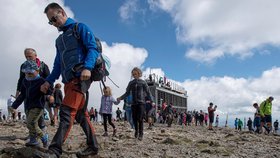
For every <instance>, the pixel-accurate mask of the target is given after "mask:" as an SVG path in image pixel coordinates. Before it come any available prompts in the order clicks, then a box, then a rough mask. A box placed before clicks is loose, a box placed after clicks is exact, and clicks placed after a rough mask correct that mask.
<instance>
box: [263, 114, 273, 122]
mask: <svg viewBox="0 0 280 158" xmlns="http://www.w3.org/2000/svg"><path fill="white" fill-rule="evenodd" d="M271 120H272V117H271V115H265V116H264V121H265V122H266V123H267V122H270V123H271Z"/></svg>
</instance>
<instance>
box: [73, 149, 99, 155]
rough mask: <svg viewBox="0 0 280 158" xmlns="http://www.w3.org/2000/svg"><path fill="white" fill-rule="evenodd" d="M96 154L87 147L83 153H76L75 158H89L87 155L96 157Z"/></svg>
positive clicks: (95, 151)
mask: <svg viewBox="0 0 280 158" xmlns="http://www.w3.org/2000/svg"><path fill="white" fill-rule="evenodd" d="M97 154H98V150H94V149H92V148H90V147H87V148H86V149H85V150H83V151H78V152H77V153H76V156H77V157H84V156H89V155H97Z"/></svg>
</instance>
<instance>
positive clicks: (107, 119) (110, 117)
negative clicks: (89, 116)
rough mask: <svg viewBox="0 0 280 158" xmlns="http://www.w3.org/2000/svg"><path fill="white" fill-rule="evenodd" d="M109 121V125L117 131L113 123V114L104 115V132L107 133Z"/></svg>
mask: <svg viewBox="0 0 280 158" xmlns="http://www.w3.org/2000/svg"><path fill="white" fill-rule="evenodd" d="M107 121H108V122H109V124H110V125H111V126H112V127H113V128H114V129H115V128H116V127H115V125H114V124H113V122H112V114H103V125H104V130H105V132H107V131H108V130H107Z"/></svg>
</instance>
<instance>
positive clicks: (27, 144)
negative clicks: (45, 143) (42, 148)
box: [25, 137, 39, 146]
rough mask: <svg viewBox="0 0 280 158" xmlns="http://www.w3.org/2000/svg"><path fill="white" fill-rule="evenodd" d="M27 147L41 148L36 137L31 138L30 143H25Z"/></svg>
mask: <svg viewBox="0 0 280 158" xmlns="http://www.w3.org/2000/svg"><path fill="white" fill-rule="evenodd" d="M25 145H26V146H39V142H38V141H37V139H36V137H30V139H29V142H27V143H25Z"/></svg>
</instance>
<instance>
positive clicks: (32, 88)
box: [12, 77, 52, 110]
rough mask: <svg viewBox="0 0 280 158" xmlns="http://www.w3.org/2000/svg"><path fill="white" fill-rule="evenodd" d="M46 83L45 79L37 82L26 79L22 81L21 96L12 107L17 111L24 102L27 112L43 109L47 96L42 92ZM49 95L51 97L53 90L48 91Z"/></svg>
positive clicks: (39, 79)
mask: <svg viewBox="0 0 280 158" xmlns="http://www.w3.org/2000/svg"><path fill="white" fill-rule="evenodd" d="M44 83H45V79H43V78H41V77H40V78H38V79H36V80H32V81H28V80H26V79H25V78H24V79H23V81H22V85H21V89H20V92H21V93H20V95H19V96H18V97H17V99H16V100H15V101H14V103H13V105H12V107H13V108H14V109H17V108H18V107H19V106H20V105H21V103H22V102H23V101H24V108H25V110H29V109H32V108H41V109H43V108H44V106H45V102H46V94H44V93H43V92H41V91H40V88H41V85H42V84H44ZM47 94H48V95H51V94H52V93H51V90H50V89H49V90H48V93H47Z"/></svg>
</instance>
